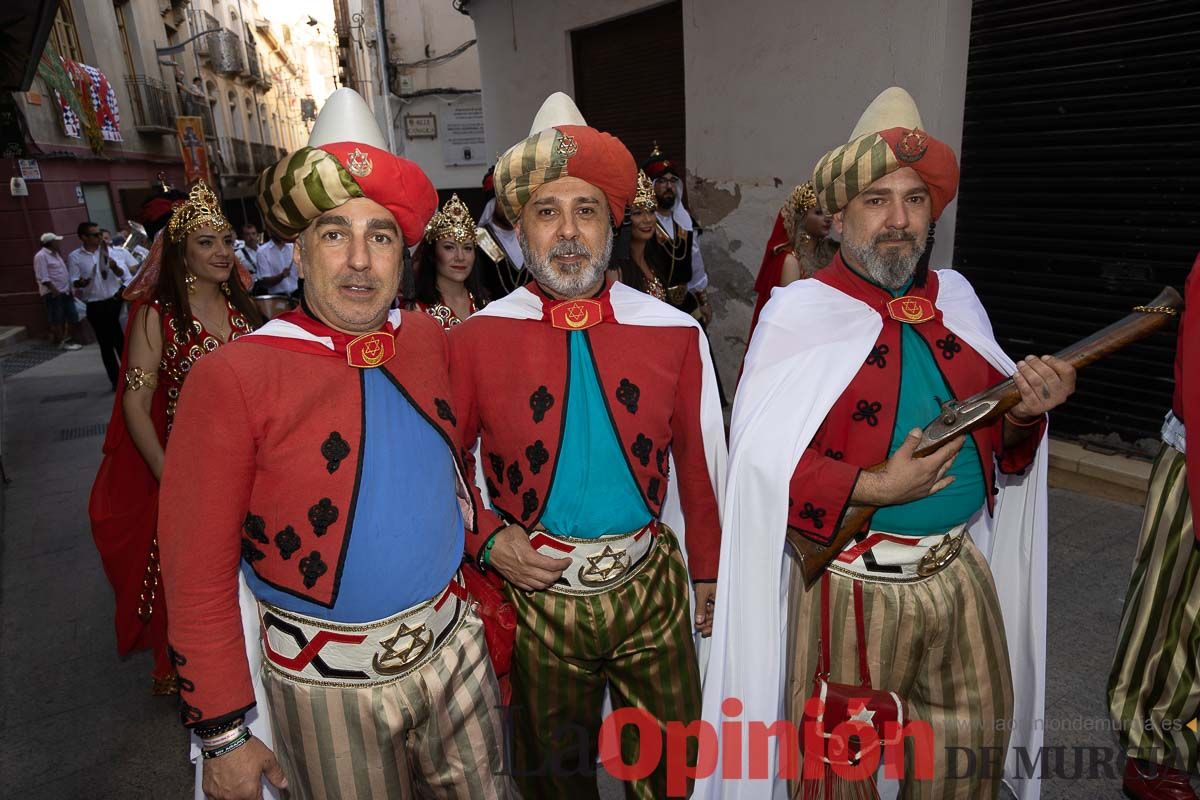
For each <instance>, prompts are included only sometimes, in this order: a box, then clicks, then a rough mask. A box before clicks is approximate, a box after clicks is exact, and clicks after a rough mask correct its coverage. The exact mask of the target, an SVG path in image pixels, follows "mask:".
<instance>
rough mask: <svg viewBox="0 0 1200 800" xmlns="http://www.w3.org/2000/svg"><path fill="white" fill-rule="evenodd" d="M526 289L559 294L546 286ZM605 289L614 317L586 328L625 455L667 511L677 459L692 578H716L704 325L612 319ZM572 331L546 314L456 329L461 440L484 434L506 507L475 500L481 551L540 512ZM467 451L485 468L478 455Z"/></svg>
mask: <svg viewBox="0 0 1200 800" xmlns="http://www.w3.org/2000/svg"><path fill="white" fill-rule="evenodd" d="M527 288H528V289H529V290H530V291H532V292H534V293H535V294H536V295H538V296H539V297H541V298H542V300H543V303H549V302H551V301H550V299H549V298H547V297H546V296H545V295H544V294H543V293H541V292H540V290H539V289H538V288H537V286H536V284H533V283H531V284H529V285H528V287H527ZM597 299H598V300H600V301H601V303H602V305H603V306H604V307H605V321H604V322H602V323H601V324H599V325H595V326H594V327H591V328H588V329H587V330H586V331H585V332H584V333H585V335H586V336H587V340H588V343H589V346H590V347H591V349H592V356H593V361H594V362H595V365H596V373H597V378H598V379H599V381H600V386H601V390H602V392H603V394H604V399H605V401H606V403H607V405H608V412H609V415H610V417H611V419H612V422H613V428H614V430H615V431H616V434H617V440H618V441H619V442H620V443H621V449H622V451H623V452H624V455H625V459H626V463H627V464H628V465H629V469H630V471H631V473H632V475H633V477H634V480H635V482H636V483H637V485H638V488H639V489H640V491H641V494H642V497H643V499H644V500H645V502H646V507H647V508H648V509H649V511H650V513H651V514H652V515H654V516H655V517H659V516H660V515H661V513H662V504H663V500H664V499H665V497H666V490H667V465H668V460H667V457H668V455H672V456H673V457H674V460H675V468H676V470H677V476H676V477H677V479H678V485H679V499H680V503H681V505H682V508H683V514H684V520H685V523H686V532H685V537H686V547H687V552H688V567H689V569H690V571H691V576H692V579H693V580H714V579H715V578H716V577H717V561H718V558H719V554H720V553H719V551H720V537H721V532H720V523H719V519H718V514H717V500H716V496H715V495H714V493H713V488H712V482H711V479H710V477H709V473H708V466H707V462H706V459H705V455H704V440H703V436H702V434H701V429H700V387H701V377H702V373H701V362H700V349H699V348H700V340H699V337H700V336H701V333H700V331H699V330H697V329H696V328H693V327H679V328H646V327H641V326H636V325H622V324H619V323H616V322H615V321H614V320H613V318H612V308H611V306H609V305H608V289H607V288H606V289H605V290H604V292H603V293H602V294H601V295H600V296H599V297H598V298H597ZM568 333H569V332H568V331H566V330H560V329H557V328H554V327H553V326H552V325H551V324H550V323H549V322H548V321H545V320H541V321H535V320H514V319H505V318H500V317H491V316H479V315H476V316H473V317H471V318H470V319H468V320H467V321H466V322H464V323H463V324H462V325H458V326H456V327H455V328H454V329H453V330H451V331H450V335H449V340H450V347H451V376H452V379H453V382H454V405H455V409H456V410H457V411H458V412H459V415H460V417H461V419H460V422H461V423H462V425H461V427H460V429H459V433H460V434H461V436H462V439H461V444H462V446H463V448H464V449H466V450H469V449H470V448H471V447H473V446H474V444H475V441H476V439H477V438H479V439H481V441H480V454H481V456H482V458H483V468H484V469H483V471H484V474H485V475H486V476H487V485H488V492H489V494H490V495H491V500H492V504H493V505H494V506H495V507H496V508H497V509H499V511H500V513H499V514H497V513H495V512H494V511H493V510H492V509H491V508H487V507H486V504H485V503H484V502H483V501H482V498H480V497H477V498H476V503H475V505H476V508H477V509H478V514H477V517H476V525H475V527H474V528H473V529H471V530H468V531H467V554H468V555H469V556H471V557H473V558H478V556H479V552H480V550H481V549H482V548H483V545H484V544H486V542H487V540H488V538H489V537H490V536H491V535H492V534H493V533H495V532H496V531H497V530H499V529H500V528H502V527H504V526H505V525H507V524H509V523H518V524H520V525H521V526H523V527H524V528H526V529H532V528H533V527H534V526H535V525H537V523H538V520H539V519H540V518H541V516H542V512H543V510H544V508H545V503H546V499H547V498H548V497H549V496H550V491H551V488H552V485H553V481H554V474H555V469H554V467H555V464H556V461H557V459H558V453H559V448H560V446H561V442H562V436H563V429H564V425H565V422H566V415H565V413H564V412H565V410H566V407H567V403H566V396H565V392H566V388H567V385H568V380H569V376H568V375H567V357H568ZM464 457H466V458H468V459H470V460H469V463H468V474H471V475H473V474H475V472H474V460H473V457H471V456H470V454H469V453H465V454H464ZM475 491H476V492H477V493H478V489H475Z"/></svg>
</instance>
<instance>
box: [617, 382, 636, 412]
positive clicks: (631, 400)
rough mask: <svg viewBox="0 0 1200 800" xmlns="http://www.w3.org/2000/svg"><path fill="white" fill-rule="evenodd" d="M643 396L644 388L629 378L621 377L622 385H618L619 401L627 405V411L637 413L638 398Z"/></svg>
mask: <svg viewBox="0 0 1200 800" xmlns="http://www.w3.org/2000/svg"><path fill="white" fill-rule="evenodd" d="M641 396H642V390H641V389H639V388H638V386H637V384H636V383H630V382H629V379H628V378H621V385H620V386H618V387H617V402H618V403H620V404H621V405H623V406H625V410H626V411H628V412H629V413H630V414H636V413H637V407H638V398H640V397H641Z"/></svg>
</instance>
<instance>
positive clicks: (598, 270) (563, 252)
mask: <svg viewBox="0 0 1200 800" xmlns="http://www.w3.org/2000/svg"><path fill="white" fill-rule="evenodd" d="M517 241H518V242H519V243H520V245H521V254H522V255H524V256H525V267H526V268H527V269H528V270H529V272H530V273H531V274H532V275H533V277H534V278H535V279H536V280H537V282H538V283H540V284H541V285H542V286H544V287H546V288H547V289H549V290H550V291H552V292H554V293H555V294H557V295H560V296H561V297H564V298H571V297H582V296H583V295H585V294H587V293H588V292H589V291H590V290H592V289H594V288H595V286H596V284H598V283H600V282H601V281H603V280H604V271H605V270H606V269H608V262H609V259H610V258H612V248H613V232H612V229H611V228H610V229H609V231H608V236H607V237H606V238H605V240H604V249H603V250H602V251H601V252H600V253H595V252H593V251H592V250H591V249H590V248H589V247H588V246H587V245H585V244H584V243H583V242H579V241H573V242H559V243H558V244H556V245H554V246H553V247H551V248H550V250H549V251H548V252H547V253H546V254H545V256H540V255H538V254H537V253H535V252H533V247H532V246H531V245H530V244H529V241H528V240H527V239H526V238H525V236H524V234H518V236H517ZM559 256H582V258H581V259H580V260H579V262H578V263H575V264H566V265H563V264H557V263H555V261H554V259H555V258H557V257H559Z"/></svg>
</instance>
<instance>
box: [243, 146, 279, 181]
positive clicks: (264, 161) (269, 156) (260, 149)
mask: <svg viewBox="0 0 1200 800" xmlns="http://www.w3.org/2000/svg"><path fill="white" fill-rule="evenodd" d="M250 150H251V152H252V153H253V155H254V172H255V174H258V173H261V172H262V171H263V170H264V169H266V168H267V167H270V166H274V164H275V163H276V162H277V161H279V158H280V157H279V156H276V155H275V153H276V150H275V146H274V145H270V144H259V143H258V142H253V143H251V145H250Z"/></svg>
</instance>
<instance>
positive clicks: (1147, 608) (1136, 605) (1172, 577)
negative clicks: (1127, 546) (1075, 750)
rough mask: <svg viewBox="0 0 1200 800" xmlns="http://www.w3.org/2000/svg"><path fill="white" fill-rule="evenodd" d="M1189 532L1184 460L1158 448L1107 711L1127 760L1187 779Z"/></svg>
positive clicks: (1191, 629)
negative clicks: (1137, 760) (1150, 764)
mask: <svg viewBox="0 0 1200 800" xmlns="http://www.w3.org/2000/svg"><path fill="white" fill-rule="evenodd" d="M1189 444H1193V443H1192V442H1189ZM1196 445H1200V442H1196V443H1194V444H1193V446H1196ZM1193 525H1194V521H1193V519H1192V509H1191V504H1190V503H1189V498H1188V488H1187V466H1186V464H1185V461H1184V455H1183V453H1180V452H1179V451H1178V450H1176V449H1175V448H1174V447H1171V446H1169V445H1163V449H1162V451H1161V452H1160V453H1159V454H1158V458H1157V459H1156V460H1155V462H1154V470H1153V472H1151V474H1150V491H1149V493H1148V495H1147V497H1146V513H1145V515H1144V516H1143V518H1142V533H1141V537H1140V538H1139V539H1138V549H1137V556H1136V558H1135V559H1134V563H1133V576H1132V577H1131V578H1130V579H1129V590H1128V591H1127V592H1126V594H1125V610H1124V612H1123V613H1122V615H1121V628H1120V633H1119V634H1118V638H1117V651H1116V655H1115V656H1114V658H1113V666H1112V672H1111V674H1110V675H1109V678H1108V710H1109V714H1110V715H1111V716H1112V719H1113V722H1114V723H1115V724H1116V726H1117V736H1118V738H1119V739H1120V742H1121V746H1122V747H1124V748H1125V752H1126V754H1127V755H1129V756H1130V757H1133V758H1142V759H1145V760H1147V761H1151V762H1154V763H1156V764H1162V765H1164V766H1168V767H1172V768H1174V769H1179V770H1183V771H1185V772H1196V771H1197V770H1198V768H1200V765H1198V763H1197V751H1198V749H1200V748H1197V741H1196V740H1197V737H1196V731H1195V730H1189V729H1188V724H1189V723H1192V724H1194V720H1195V719H1196V716H1197V711H1198V709H1200V675H1198V674H1197V672H1198V670H1200V580H1198V579H1197V576H1198V574H1200V545H1197V543H1196V535H1195V528H1194V527H1193Z"/></svg>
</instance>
